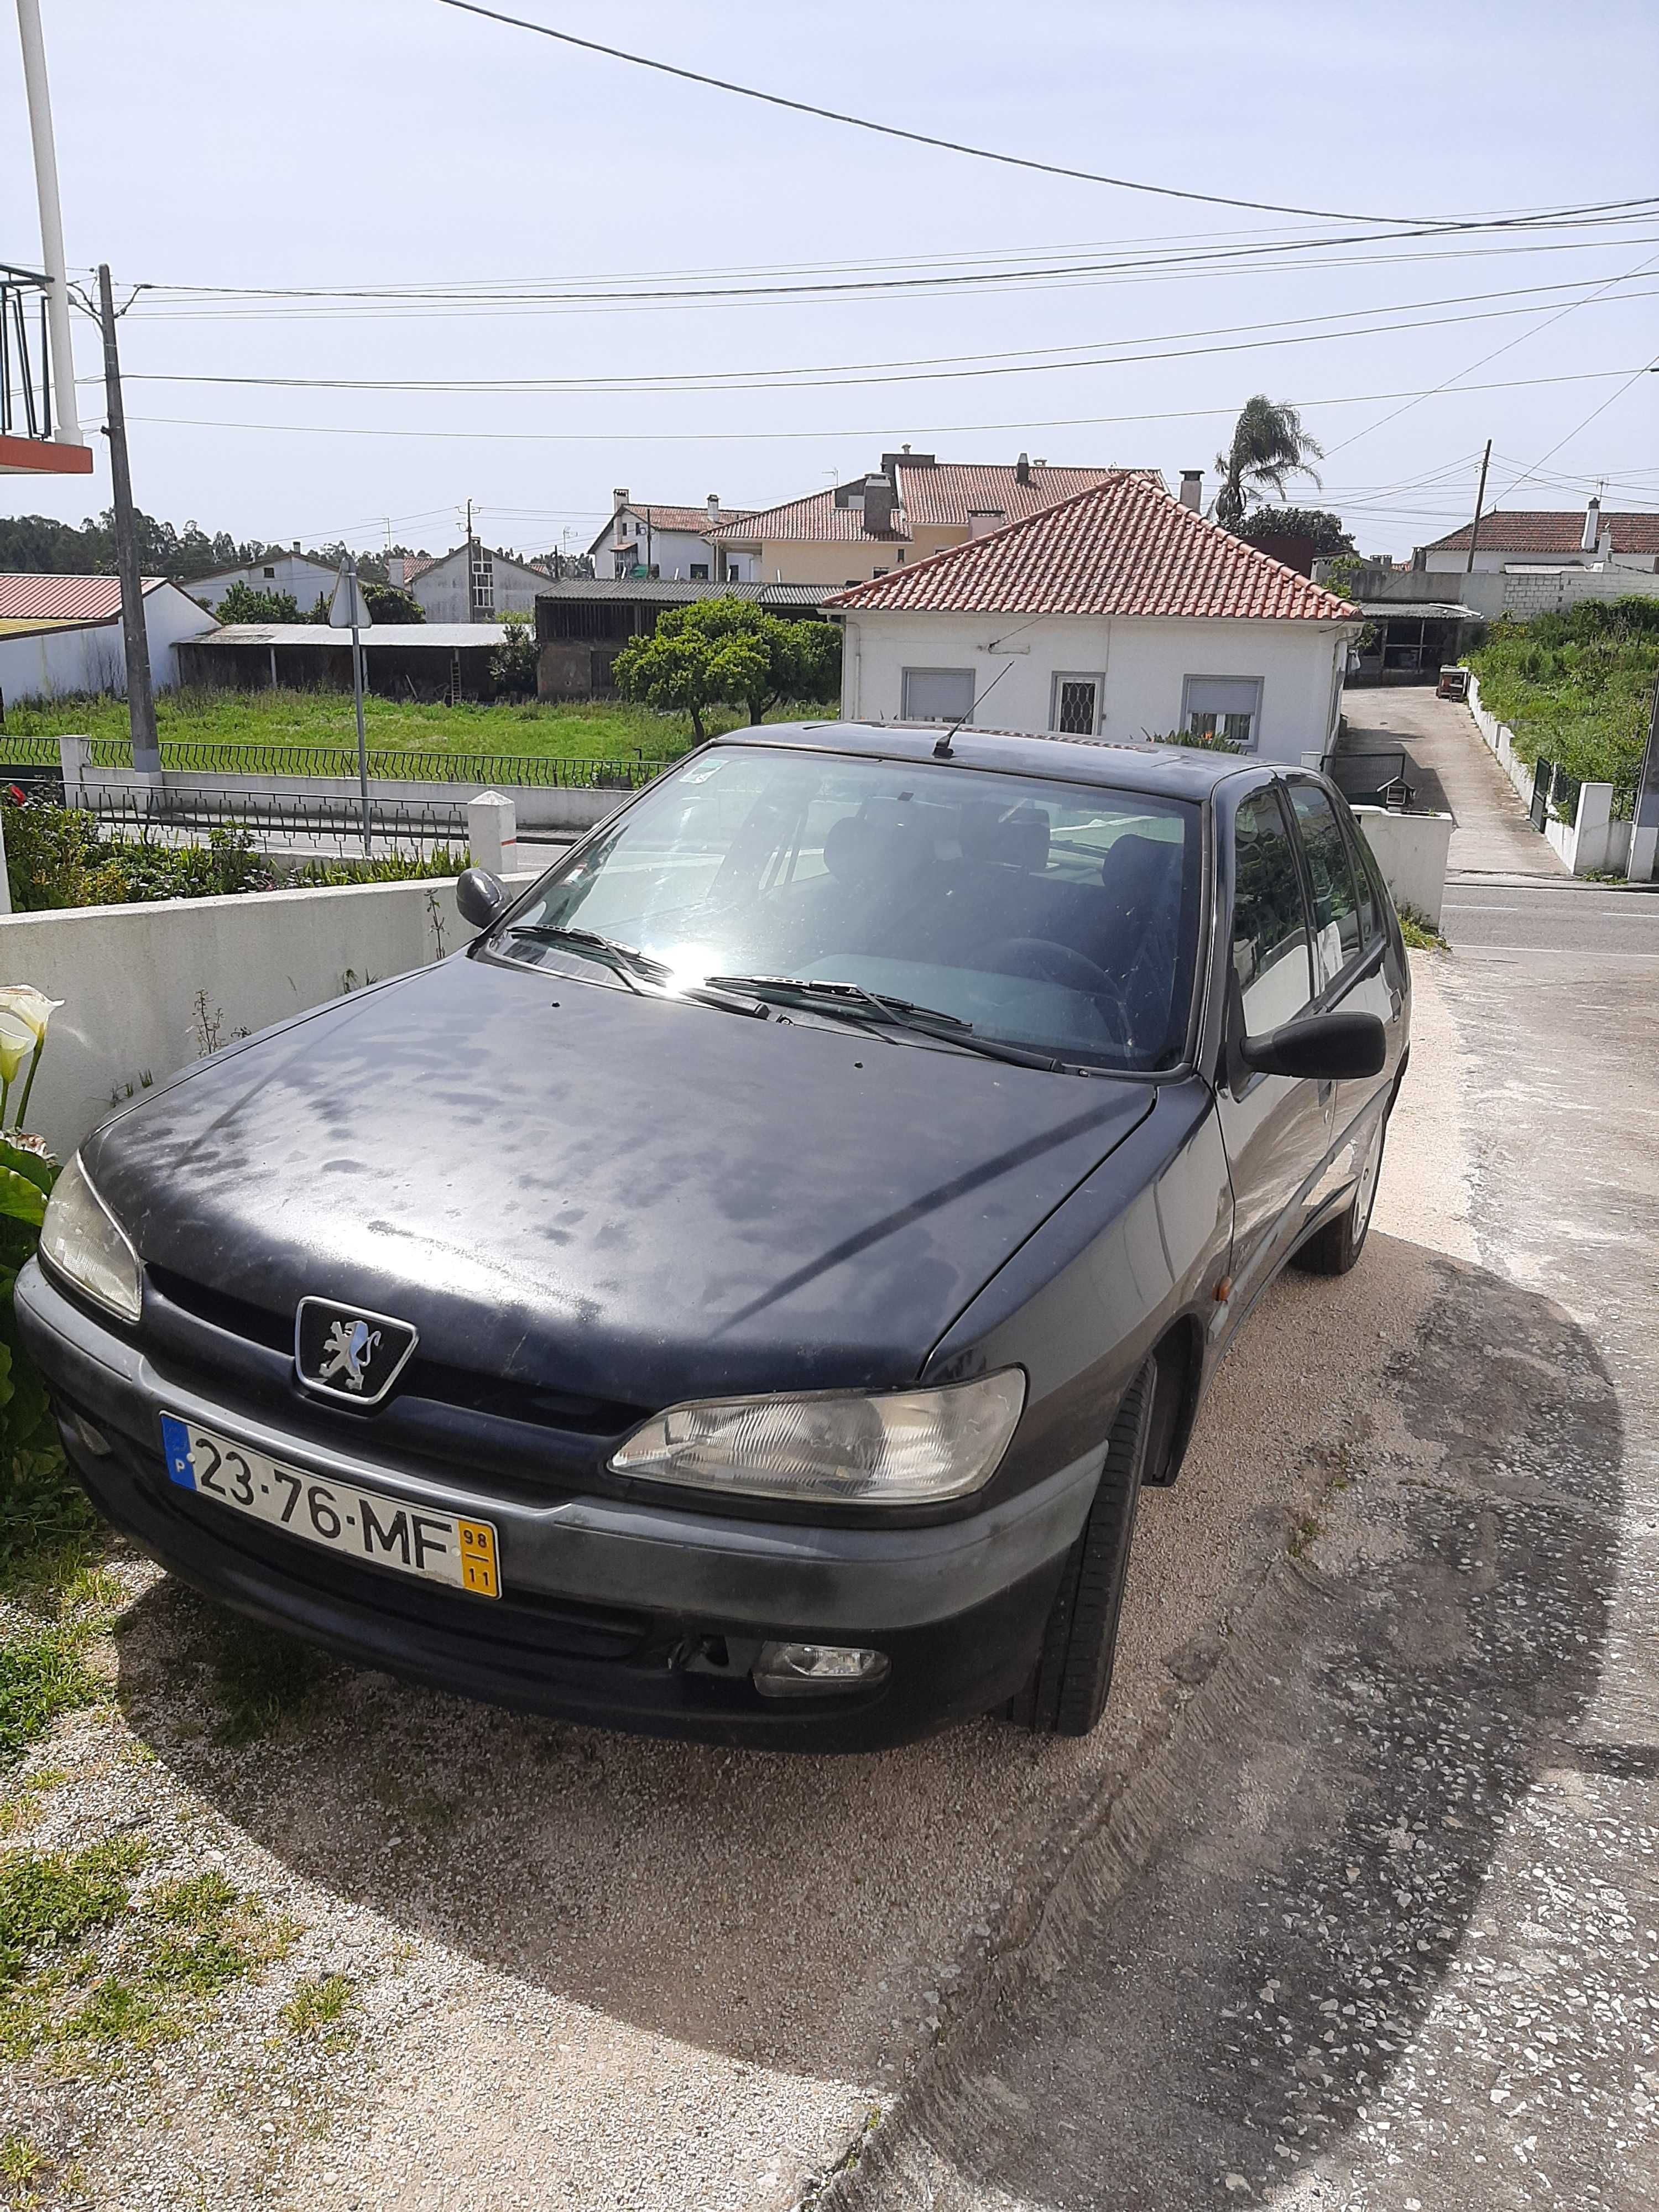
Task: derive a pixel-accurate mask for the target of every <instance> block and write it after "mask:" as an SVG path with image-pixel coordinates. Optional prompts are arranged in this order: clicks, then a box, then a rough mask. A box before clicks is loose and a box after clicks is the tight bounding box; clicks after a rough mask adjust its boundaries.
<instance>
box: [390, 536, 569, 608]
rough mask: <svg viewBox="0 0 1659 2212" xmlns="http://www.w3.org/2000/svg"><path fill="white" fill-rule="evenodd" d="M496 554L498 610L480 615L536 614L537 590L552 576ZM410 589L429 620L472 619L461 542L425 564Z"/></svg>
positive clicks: (469, 584)
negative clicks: (450, 551)
mask: <svg viewBox="0 0 1659 2212" xmlns="http://www.w3.org/2000/svg"><path fill="white" fill-rule="evenodd" d="M493 558H494V562H495V602H494V606H495V611H494V614H493V615H485V616H483V617H480V619H481V620H483V621H495V622H499V621H500V620H501V617H502V616H503V615H505V614H515V615H530V616H532V617H533V616H534V614H535V611H536V594H537V592H544V591H545V590H546V589H547V587H548V585H549V583H550V581H551V579H550V578H549V577H547V576H544V575H543V574H541V572H540V571H539V570H538V569H536V568H525V567H524V566H523V565H522V564H521V563H520V562H517V561H503V560H502V559H501V556H500V554H496V555H495V556H493ZM408 589H409V590H410V592H411V593H412V594H413V596H414V598H415V600H416V604H417V605H420V606H422V607H423V608H424V609H425V610H426V618H427V620H428V622H429V623H464V622H471V619H472V605H471V597H470V592H471V583H470V577H469V572H468V566H467V553H466V548H465V545H461V546H458V547H457V548H456V550H454V552H453V553H447V554H445V556H444V557H443V559H442V560H441V561H435V562H433V564H432V566H431V567H430V568H423V569H422V571H421V573H420V574H419V575H418V576H416V579H415V580H414V582H413V583H412V584H410V586H408Z"/></svg>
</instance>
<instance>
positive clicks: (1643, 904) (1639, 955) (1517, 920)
mask: <svg viewBox="0 0 1659 2212" xmlns="http://www.w3.org/2000/svg"><path fill="white" fill-rule="evenodd" d="M1440 927H1441V928H1442V929H1443V932H1444V933H1445V935H1446V937H1447V939H1449V942H1450V943H1451V945H1452V946H1453V947H1454V949H1455V951H1459V952H1462V953H1471V954H1482V953H1505V952H1509V953H1522V954H1524V953H1528V952H1580V953H1590V954H1594V955H1597V956H1600V957H1605V958H1607V959H1609V960H1613V961H1623V960H1631V961H1644V960H1659V891H1625V890H1615V889H1613V887H1612V886H1611V885H1607V886H1606V887H1603V886H1602V885H1601V884H1583V883H1574V882H1573V881H1572V880H1571V878H1565V877H1564V878H1562V879H1561V880H1560V881H1559V883H1551V882H1548V881H1547V880H1543V881H1534V882H1529V883H1523V882H1522V881H1520V880H1518V879H1514V878H1512V879H1510V881H1508V882H1476V881H1471V880H1470V879H1469V878H1467V877H1464V878H1457V877H1454V878H1451V879H1450V880H1449V882H1448V884H1447V885H1446V902H1445V905H1444V907H1443V908H1442V911H1441V921H1440Z"/></svg>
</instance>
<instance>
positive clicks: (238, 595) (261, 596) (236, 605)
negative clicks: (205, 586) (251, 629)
mask: <svg viewBox="0 0 1659 2212" xmlns="http://www.w3.org/2000/svg"><path fill="white" fill-rule="evenodd" d="M217 613H218V617H219V619H220V621H221V622H222V623H301V622H304V621H305V620H306V619H307V617H305V616H304V615H302V614H301V612H300V602H299V601H298V599H295V596H294V594H293V592H256V591H255V590H254V588H253V586H252V584H244V583H243V582H241V580H240V579H239V580H237V581H236V582H235V583H234V584H233V585H232V586H231V587H230V589H229V590H228V592H226V593H225V596H224V597H223V599H221V600H220V602H219V605H218V609H217ZM324 619H325V620H326V619H327V617H326V616H325V617H324Z"/></svg>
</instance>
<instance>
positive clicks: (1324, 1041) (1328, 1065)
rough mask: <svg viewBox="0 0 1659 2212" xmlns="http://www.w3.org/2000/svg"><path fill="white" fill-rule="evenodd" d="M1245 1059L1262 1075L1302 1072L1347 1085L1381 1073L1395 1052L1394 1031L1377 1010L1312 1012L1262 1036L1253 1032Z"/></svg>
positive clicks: (1247, 1040) (1312, 1078) (1244, 1051)
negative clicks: (1391, 1043)
mask: <svg viewBox="0 0 1659 2212" xmlns="http://www.w3.org/2000/svg"><path fill="white" fill-rule="evenodd" d="M1238 1054H1239V1058H1240V1059H1241V1060H1243V1063H1244V1065H1245V1066H1246V1067H1249V1068H1254V1069H1255V1072H1256V1073H1257V1074H1258V1075H1289V1076H1299V1077H1301V1078H1302V1079H1304V1080H1306V1081H1310V1082H1314V1083H1341V1082H1345V1081H1346V1080H1347V1079H1350V1078H1352V1077H1359V1076H1366V1075H1380V1074H1381V1073H1383V1063H1384V1061H1385V1060H1387V1059H1388V1056H1389V1038H1388V1032H1387V1030H1384V1028H1383V1024H1382V1023H1381V1022H1380V1021H1379V1020H1378V1018H1377V1017H1376V1015H1375V1014H1307V1015H1304V1018H1302V1019H1301V1020H1300V1021H1296V1022H1285V1023H1284V1024H1281V1025H1280V1027H1279V1028H1278V1029H1276V1030H1263V1031H1262V1032H1261V1036H1247V1037H1245V1038H1244V1039H1243V1042H1241V1043H1240V1045H1239V1048H1238Z"/></svg>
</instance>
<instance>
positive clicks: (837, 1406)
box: [611, 1367, 1025, 1505]
mask: <svg viewBox="0 0 1659 2212" xmlns="http://www.w3.org/2000/svg"><path fill="white" fill-rule="evenodd" d="M1024 1403H1025V1377H1024V1375H1023V1374H1022V1373H1021V1372H1020V1370H1019V1369H1018V1368H1017V1367H1006V1368H1004V1369H1002V1370H1000V1372H999V1373H997V1374H995V1375H985V1376H981V1377H980V1378H979V1380H978V1381H977V1382H974V1383H950V1384H947V1385H946V1386H945V1389H939V1390H893V1391H881V1392H878V1393H871V1394H870V1395H860V1396H843V1395H841V1393H839V1392H835V1393H829V1392H825V1393H824V1394H823V1395H812V1396H810V1397H801V1398H784V1397H776V1398H774V1397H765V1398H728V1399H724V1400H719V1401H708V1402H707V1403H697V1404H693V1405H689V1406H671V1407H669V1409H668V1411H667V1412H666V1413H659V1414H657V1415H655V1416H654V1418H653V1419H651V1420H648V1421H647V1422H646V1423H645V1424H644V1425H643V1426H642V1427H641V1428H637V1429H635V1431H634V1433H633V1435H632V1436H631V1437H629V1439H628V1441H627V1443H625V1444H623V1447H622V1449H621V1450H620V1451H618V1452H617V1455H616V1456H615V1457H614V1458H613V1459H612V1461H611V1468H612V1469H613V1470H614V1472H615V1473H617V1474H631V1475H642V1476H644V1477H646V1478H647V1480H650V1481H652V1482H678V1483H684V1484H685V1485H687V1486H689V1487H690V1488H692V1489H696V1490H724V1491H729V1492H732V1493H734V1494H736V1495H739V1496H742V1497H745V1498H796V1499H799V1500H803V1501H806V1500H816V1499H829V1500H830V1501H832V1502H833V1503H835V1504H838V1505H925V1504H933V1503H935V1502H936V1501H937V1500H939V1499H940V1498H961V1497H963V1496H965V1495H966V1493H967V1492H969V1491H971V1490H977V1489H978V1488H979V1487H980V1486H981V1484H982V1483H986V1482H988V1481H989V1480H990V1479H991V1476H992V1474H994V1472H995V1470H996V1467H997V1464H998V1462H999V1461H1000V1459H1001V1457H1002V1455H1003V1453H1004V1452H1005V1451H1006V1449H1008V1439H1009V1438H1010V1437H1012V1435H1013V1433H1014V1425H1015V1424H1016V1423H1017V1422H1018V1419H1019V1416H1020V1411H1021V1408H1022V1407H1024Z"/></svg>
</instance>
